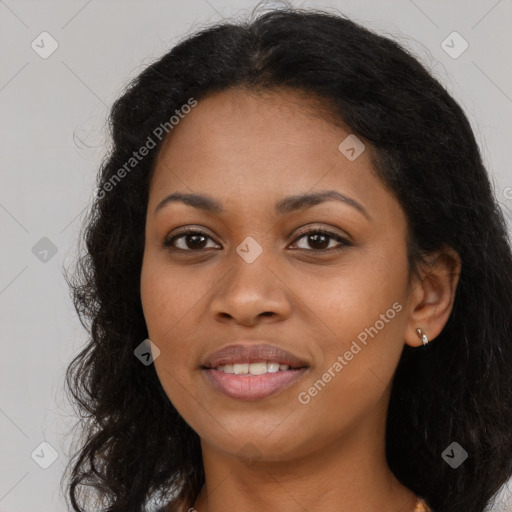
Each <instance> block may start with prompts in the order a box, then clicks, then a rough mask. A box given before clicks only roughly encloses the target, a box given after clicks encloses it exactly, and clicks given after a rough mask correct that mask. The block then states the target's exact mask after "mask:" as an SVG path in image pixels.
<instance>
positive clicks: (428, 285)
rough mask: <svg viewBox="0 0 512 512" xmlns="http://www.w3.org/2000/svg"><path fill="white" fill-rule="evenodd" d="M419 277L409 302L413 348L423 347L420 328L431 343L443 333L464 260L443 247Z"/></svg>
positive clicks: (407, 333)
mask: <svg viewBox="0 0 512 512" xmlns="http://www.w3.org/2000/svg"><path fill="white" fill-rule="evenodd" d="M426 259H427V262H426V264H423V265H421V268H420V269H419V276H414V279H413V282H412V284H411V293H410V296H409V301H408V309H409V311H410V313H409V320H408V324H407V329H406V331H405V342H406V343H407V345H410V346H411V347H417V346H420V345H422V340H421V339H420V337H419V336H418V334H417V332H416V329H418V328H420V329H421V330H422V331H423V332H424V333H425V334H426V335H427V338H428V340H429V342H430V341H432V340H433V339H434V338H436V337H437V336H438V335H439V333H440V332H441V331H442V330H443V328H444V326H445V324H446V322H447V321H448V318H449V316H450V313H451V311H452V308H453V302H454V300H455V292H456V289H457V284H458V282H459V276H460V270H461V260H460V256H459V255H458V254H457V252H456V251H455V250H454V249H452V248H451V247H444V248H443V249H440V250H438V251H435V252H434V253H431V254H430V255H428V256H427V258H426Z"/></svg>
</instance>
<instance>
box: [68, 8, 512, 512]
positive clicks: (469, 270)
mask: <svg viewBox="0 0 512 512" xmlns="http://www.w3.org/2000/svg"><path fill="white" fill-rule="evenodd" d="M233 87H241V88H245V89H247V90H252V91H264V90H279V89H287V90H296V91H301V92H306V93H308V94H309V95H310V96H311V98H318V99H321V100H322V101H323V102H324V103H325V104H326V105H328V112H327V113H326V116H329V117H330V118H332V119H333V122H334V120H336V119H337V120H339V121H340V122H342V123H345V124H346V125H348V126H349V127H350V129H351V131H352V132H353V133H355V134H356V135H360V136H361V137H362V138H364V139H365V140H366V141H368V142H369V144H370V145H371V147H372V149H373V152H374V153H375V157H374V162H373V164H374V167H375V172H376V173H377V175H378V177H379V178H380V180H381V181H382V183H383V184H384V185H385V186H386V187H387V188H388V189H389V190H390V191H391V192H392V194H393V195H394V197H395V198H396V199H397V201H398V202H399V204H400V205H401V207H402V208H403V210H404V212H405V214H406V216H407V220H408V229H409V231H410V244H409V248H408V257H409V264H410V269H413V270H414V269H416V268H417V265H418V263H419V262H421V261H422V256H423V255H425V254H428V253H430V252H431V251H435V250H436V249H439V248H441V247H443V246H449V247H451V248H453V249H454V250H455V251H457V253H458V254H459V255H460V258H461V264H462V268H461V273H460V277H459V284H458V288H457V292H456V297H455V302H454V305H453V309H452V312H451V315H450V317H449V319H448V322H447V324H446V325H445V327H444V329H443V331H442V332H441V333H440V335H439V336H438V338H437V339H436V340H434V342H432V343H430V344H429V345H428V346H427V348H426V349H424V350H414V349H412V348H411V347H408V346H405V347H404V350H403V353H402V357H401V359H400V361H399V364H398V367H397V369H396V373H395V376H394V380H393V387H392V392H391V399H390V404H389V411H388V419H387V428H386V456H387V461H388V464H389V467H390V468H391V470H392V471H393V473H394V474H395V476H396V477H397V478H398V479H399V480H400V481H401V482H402V483H403V484H404V485H405V486H406V487H408V488H409V489H411V490H412V491H413V492H415V493H417V494H418V495H421V496H423V497H424V498H425V499H426V501H427V503H428V504H429V505H430V506H431V507H432V508H433V509H434V510H435V512H482V511H483V510H484V508H485V507H486V506H487V505H488V503H489V501H491V500H492V498H493V497H494V496H495V494H496V493H497V491H499V489H500V488H501V487H502V486H503V484H504V483H505V482H506V481H507V480H508V478H509V477H510V476H511V474H512V435H511V429H512V371H511V370H512V339H511V332H512V330H511V327H512V325H511V322H512V255H511V247H510V242H509V240H508V237H507V230H506V223H505V220H504V217H503V214H502V212H501V210H500V208H499V205H498V203H497V200H496V198H495V196H494V194H493V192H492V188H491V185H490V182H489V178H488V175H487V172H486V170H485V168H484V165H483V163H482V158H481V155H480V153H479V149H478V145H477V142H476V140H475V137H474V134H473V132H472V130H471V127H470V124H469V122H468V119H467V117H466V115H465V114H464V112H463V111H462V109H461V107H460V106H459V105H458V103H457V102H456V101H455V100H454V99H453V98H452V97H451V96H450V95H449V94H448V92H447V91H446V89H445V88H444V87H443V86H442V85H441V84H440V83H439V82H438V81H437V80H436V79H435V78H434V77H433V76H432V75H431V74H430V73H429V72H428V71H427V69H426V68H425V67H424V66H423V65H422V64H421V63H419V62H418V60H417V59H416V58H415V57H414V56H412V55H411V54H410V53H409V52H408V51H407V50H406V49H404V48H403V47H401V46H400V45H399V44H398V43H396V42H394V41H393V40H391V39H388V38H386V37H383V36H380V35H377V34H375V33H373V32H371V31H369V30H368V29H366V28H364V27H362V26H360V25H359V24H357V23H355V22H353V21H351V20H349V19H346V18H344V17H343V16H341V15H335V14H331V13H326V12H323V11H319V10H302V9H295V8H283V9H275V10H271V11H270V12H266V13H264V14H262V15H260V16H258V17H256V18H255V19H252V20H251V21H243V22H236V23H235V22H223V23H220V24H217V25H212V26H210V27H208V28H206V29H202V30H201V31H199V32H197V33H195V34H193V35H191V36H189V37H187V38H186V39H184V40H182V41H181V42H180V43H179V44H177V45H176V46H175V47H174V48H172V49H171V50H170V51H169V52H168V53H167V54H166V55H164V56H163V57H161V58H160V59H159V60H157V61H156V62H154V63H153V64H151V65H149V66H148V67H147V68H146V69H145V70H144V71H143V72H142V73H141V74H140V75H139V76H137V77H136V78H135V79H133V81H132V82H131V83H130V85H129V86H128V87H127V89H126V90H125V91H124V93H123V95H122V96H121V97H120V98H119V99H117V100H116V102H115V103H114V105H113V107H112V110H111V113H110V118H109V122H110V127H111V137H112V145H111V148H110V149H109V152H108V154H107V156H106V157H105V159H104V161H103V163H102V165H101V169H100V172H99V175H98V183H97V194H96V196H95V199H94V201H93V204H92V205H91V208H90V211H89V214H88V217H87V219H86V224H85V225H84V227H83V233H82V237H81V239H82V241H83V243H85V250H84V251H82V253H81V254H80V255H79V257H78V260H77V262H76V266H75V268H74V269H73V275H72V276H67V279H68V283H69V286H70V288H71V293H72V297H73V302H74V305H75V308H76V310H77V313H78V315H79V318H80V320H81V322H82V324H83V325H84V327H86V328H87V330H88V333H89V334H90V336H89V342H88V344H87V346H86V347H85V348H84V349H83V350H82V351H81V352H80V353H79V354H78V355H77V356H76V357H75V359H73V361H72V362H71V363H70V365H69V367H68V370H67V374H66V383H67V386H68V388H69V391H70V393H71V394H72V398H73V400H74V402H75V403H76V407H77V409H78V411H79V412H80V416H81V420H79V422H80V426H81V438H80V443H81V444H80V447H79V450H78V451H77V452H76V454H75V456H74V457H73V459H72V460H71V461H70V465H71V468H70V469H71V474H70V475H69V482H68V494H69V499H70V502H71V505H72V507H73V510H75V511H82V510H92V508H87V507H88V506H89V505H90V503H92V501H91V500H92V499H93V498H94V497H95V499H96V500H97V501H98V503H101V504H102V505H103V506H104V507H106V508H105V509H104V510H107V511H108V512H121V511H122V512H128V511H130V512H132V511H134V512H135V511H143V510H145V507H146V506H147V504H148V502H149V501H150V500H151V499H155V498H156V499H159V500H162V501H164V500H167V501H168V502H172V503H173V504H174V507H175V509H176V510H178V509H179V508H180V507H186V506H190V504H192V503H193V500H194V499H195V497H196V496H197V494H198V492H199V490H200V488H201V486H202V484H203V482H204V469H203V466H202V459H201V450H200V443H199V437H198V436H197V434H196V433H195V432H194V431H193V430H192V429H191V428H190V427H189V426H188V425H187V424H186V422H185V421H184V420H183V418H182V417H181V416H180V414H179V413H178V412H177V411H176V409H175V408H174V407H173V405H172V403H171V402H170V400H169V398H168V397H167V396H166V394H165V392H164V390H163V388H162V386H161V384H160V382H159V380H158V377H157V374H156V371H155V369H154V366H153V365H149V366H145V365H143V364H141V362H140V361H139V360H138V359H137V358H136V357H135V356H134V350H135V349H136V348H137V347H138V346H139V345H140V344H141V342H142V341H143V340H144V339H146V338H147V337H148V332H147V329H146V324H145V320H144V316H143V311H142V306H141V299H140V290H139V285H140V274H141V265H142V255H143V250H144V226H145V215H146V208H147V202H148V188H149V183H150V179H151V175H152V172H153V171H154V163H155V158H156V155H157V154H158V150H159V148H160V147H161V142H162V140H164V136H163V135H167V134H168V135H167V136H169V137H172V130H173V129H178V130H179V126H178V127H175V126H174V125H173V123H172V121H170V119H171V118H172V116H173V115H176V111H179V112H181V111H182V110H181V109H184V105H187V104H189V105H190V104H191V98H193V99H194V100H195V101H197V102H200V101H201V99H202V98H205V97H206V96H207V95H208V94H211V93H213V92H216V91H227V90H229V89H230V88H233ZM162 134H163V135H162ZM150 140H151V143H150V142H149V141H150ZM144 145H145V146H146V147H150V146H151V149H149V151H148V154H147V155H146V156H145V157H144V158H140V159H139V158H137V159H136V161H135V159H134V157H133V154H134V152H137V151H138V150H139V149H140V148H141V147H142V146H144ZM121 169H124V172H122V171H120V170H121ZM454 442H456V443H458V444H459V445H460V446H461V447H462V448H463V449H464V450H465V451H466V452H467V454H468V458H467V459H466V460H465V461H464V463H463V464H462V465H460V466H459V467H458V468H457V469H453V468H452V467H450V465H448V464H447V463H446V462H445V460H443V456H442V455H443V453H444V452H445V450H446V449H447V448H448V447H449V446H450V445H451V444H452V443H454ZM87 488H89V492H86V490H87ZM91 493H92V495H91ZM81 503H83V504H84V507H85V508H81Z"/></svg>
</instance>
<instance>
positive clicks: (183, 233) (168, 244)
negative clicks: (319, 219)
mask: <svg viewBox="0 0 512 512" xmlns="http://www.w3.org/2000/svg"><path fill="white" fill-rule="evenodd" d="M187 235H203V236H205V237H207V238H210V239H212V238H211V237H210V236H209V235H208V234H206V233H204V232H203V231H200V230H195V229H191V228H185V229H183V230H182V231H181V232H180V233H178V234H176V235H174V236H172V237H170V238H167V239H165V240H164V243H163V245H164V247H168V248H169V249H170V250H175V251H182V252H200V251H204V250H206V249H179V248H176V247H173V246H172V244H173V242H174V241H175V240H177V239H179V238H183V237H186V236H187ZM308 235H326V236H327V237H329V238H331V239H334V240H336V241H337V242H340V244H341V247H338V248H332V247H331V248H330V249H298V250H301V251H307V252H317V253H331V252H337V251H341V250H343V248H344V246H347V247H350V246H352V243H351V242H349V240H348V239H346V238H344V237H342V236H341V235H339V234H338V233H334V232H332V231H329V230H325V229H320V228H312V229H309V230H307V231H303V232H302V233H301V234H300V235H299V236H298V237H297V238H296V239H295V240H294V242H293V243H295V242H297V241H298V240H300V239H301V238H304V237H306V236H308Z"/></svg>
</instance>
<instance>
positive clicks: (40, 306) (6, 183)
mask: <svg viewBox="0 0 512 512" xmlns="http://www.w3.org/2000/svg"><path fill="white" fill-rule="evenodd" d="M293 3H294V5H297V6H304V7H307V6H314V7H319V8H327V9H330V10H334V9H337V10H339V11H340V12H342V13H343V14H345V15H347V16H349V17H351V18H352V19H354V20H355V21H358V22H360V23H362V24H364V25H366V26H367V27H369V28H370V29H373V30H375V31H377V32H379V33H381V34H385V35H387V36H389V37H392V38H394V39H396V40H398V41H399V42H400V43H402V44H403V45H405V46H406V47H408V48H409V49H411V50H412V51H413V52H414V53H415V55H416V56H417V57H418V58H419V59H420V60H421V61H422V62H423V63H425V64H426V65H427V67H428V68H429V69H431V70H432V72H433V74H434V75H435V76H436V77H437V78H438V79H439V80H440V81H441V82H442V83H443V84H444V85H445V86H446V87H447V88H448V90H449V91H450V92H451V94H453V96H454V97H455V98H456V99H457V100H458V101H459V102H460V104H461V105H462V107H463V108H464V110H465V112H466V113H467V115H468V117H469V119H470V121H471V123H472V126H473V128H474V130H475V133H476V136H477V138H478V141H479V144H480V147H481V151H482V154H483V156H484V159H485V162H486V164H487V167H488V169H489V172H490V174H491V178H492V180H493V185H494V187H495V189H496V194H497V196H498V197H499V198H500V201H501V203H502V205H503V208H504V210H505V211H506V214H507V218H508V219H511V218H512V216H511V214H510V212H511V207H512V188H509V187H512V171H511V166H510V140H511V138H512V128H511V122H510V120H511V114H512V68H511V66H510V53H511V50H512V31H511V26H512V1H511V0H500V1H497V0H478V1H475V0H473V1H469V0H459V1H453V0H452V1H432V0H430V1H427V0H414V1H413V0H410V1H409V0H400V1H399V0H395V1H391V0H378V1H377V0H374V1H355V0H354V1H351V0H339V1H334V0H332V1H325V2H293ZM272 5H273V3H272V2H268V6H272ZM255 6H256V2H253V1H242V0H186V1H171V0H149V1H138V2H137V1H128V0H123V1H121V0H89V1H87V0H66V1H61V2H56V1H53V2H50V1H41V0H37V1H36V0H32V1H28V0H27V1H22V0H4V1H2V0H0V58H1V60H0V62H1V66H0V109H1V116H0V140H1V147H2V153H1V155H2V158H1V168H0V176H1V186H0V226H1V233H0V234H1V245H0V247H1V265H0V335H1V351H2V352H1V359H0V361H1V363H0V364H1V368H0V433H1V435H0V512H25V511H27V510H37V511H38V512H50V511H52V512H63V511H65V510H66V509H67V508H66V505H65V502H64V499H63V496H62V493H61V490H60V479H61V477H62V474H63V471H64V467H65V465H66V463H67V462H68V460H69V456H70V453H69V447H68V444H69V442H70V440H71V437H70V429H71V427H72V426H73V424H74V422H75V418H74V416H73V412H72V409H71V408H70V406H69V404H68V403H67V400H66V398H65V395H64V393H63V389H64V371H65V368H66V366H67V364H68V363H69V362H70V360H71V359H72V357H73V356H74V355H75V354H76V353H77V352H78V350H79V348H80V347H81V346H82V345H83V344H84V343H85V341H86V335H85V332H84V330H83V328H82V327H81V325H80V324H79V322H78V319H77V317H76V315H75V313H74V310H73V308H72V305H71V302H70V299H69V294H68V290H67V286H66V284H65V282H64V279H63V276H62V269H63V267H65V266H67V265H68V264H69V263H70V262H71V261H72V259H73V256H74V254H75V251H76V244H77V237H78V232H79V228H80V223H81V221H82V218H83V213H84V208H85V207H86V205H87V204H88V203H89V201H90V199H91V197H92V194H93V184H94V180H95V177H96V173H97V170H98V167H99V165H100V162H101V159H102V157H103V156H104V154H105V151H106V147H107V144H108V138H107V131H106V119H107V115H108V110H109V107H110V106H111V104H112V102H113V101H114V99H115V98H116V97H118V96H119V95H120V94H121V92H122V90H123V88H124V87H125V86H126V84H127V83H128V81H129V79H130V78H132V77H134V76H136V75H137V74H138V73H139V72H140V71H142V69H143V68H144V67H145V66H147V65H148V64H149V63H150V62H152V61H153V60H155V59H156V58H157V57H159V56H160V55H162V54H163V53H165V52H167V51H168V50H169V49H170V48H171V47H172V46H173V45H174V44H175V43H176V42H177V41H179V40H180V39H181V38H183V37H184V36H185V35H187V34H189V33H191V32H192V31H195V30H197V29H199V28H202V27H204V26H206V25H208V24H209V23H211V22H217V21H220V20H221V19H223V18H234V19H238V18H240V17H245V16H246V15H248V14H249V13H250V11H252V9H253V8H254V7H255ZM454 32H457V34H453V33H454ZM43 33H44V34H43ZM443 41H444V43H443ZM466 46H467V48H466ZM464 49H465V51H463V50H464ZM52 50H54V51H53V53H51V52H52ZM511 429H512V425H511ZM41 443H48V444H41ZM55 455H58V458H57V459H56V460H54V461H53V459H54V458H55ZM46 464H49V466H48V467H47V468H46V469H45V468H44V467H42V466H44V465H46ZM504 490H505V489H504ZM503 500H505V494H503ZM493 510H494V511H496V512H497V511H500V512H501V511H504V510H509V511H510V510H512V502H509V505H508V506H507V505H506V504H505V501H501V500H500V501H499V502H498V503H497V504H496V505H495V507H494V509H493Z"/></svg>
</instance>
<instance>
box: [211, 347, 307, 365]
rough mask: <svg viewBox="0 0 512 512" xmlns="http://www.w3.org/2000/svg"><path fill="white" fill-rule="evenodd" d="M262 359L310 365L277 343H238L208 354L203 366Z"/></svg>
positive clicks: (254, 361) (252, 361) (253, 361)
mask: <svg viewBox="0 0 512 512" xmlns="http://www.w3.org/2000/svg"><path fill="white" fill-rule="evenodd" d="M261 361H272V362H276V363H279V364H286V365H288V366H290V367H291V368H302V367H304V366H308V364H307V362H306V361H304V360H303V359H301V358H299V357H297V356H296V355H294V354H292V353H291V352H288V351H287V350H284V349H282V348H280V347H277V346H275V345H270V344H267V343H259V344H250V345H248V344H243V343H236V344H232V345H227V346H225V347H222V348H221V349H219V350H216V351H215V352H212V353H210V354H208V355H206V356H205V357H204V358H203V361H202V367H203V368H217V367H218V366H222V365H226V364H237V363H258V362H261Z"/></svg>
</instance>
